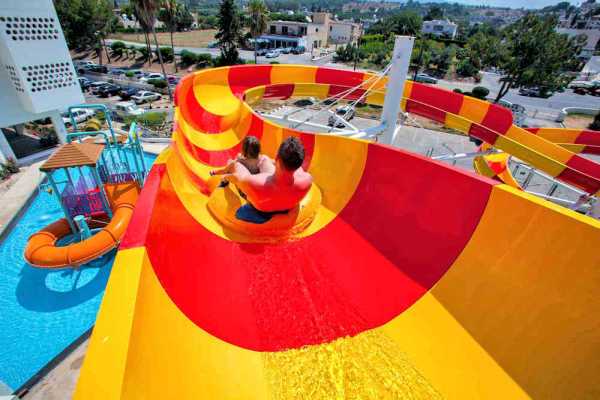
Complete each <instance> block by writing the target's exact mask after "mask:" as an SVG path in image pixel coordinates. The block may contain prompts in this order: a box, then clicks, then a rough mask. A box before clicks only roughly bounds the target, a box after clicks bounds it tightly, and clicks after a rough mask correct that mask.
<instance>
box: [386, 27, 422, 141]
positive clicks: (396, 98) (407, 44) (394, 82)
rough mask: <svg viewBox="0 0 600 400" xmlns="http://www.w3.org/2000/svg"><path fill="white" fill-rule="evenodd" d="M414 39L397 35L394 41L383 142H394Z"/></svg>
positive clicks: (387, 89)
mask: <svg viewBox="0 0 600 400" xmlns="http://www.w3.org/2000/svg"><path fill="white" fill-rule="evenodd" d="M414 40H415V38H414V37H411V36H396V41H395V43H394V53H393V56H392V66H391V68H390V73H389V79H388V83H387V88H386V90H385V100H384V103H383V111H382V112H381V122H382V124H384V131H383V138H382V139H383V140H382V142H383V143H385V144H392V143H393V141H394V135H395V132H396V125H397V121H398V112H399V111H400V104H401V102H402V95H403V91H404V82H405V81H406V74H407V73H408V66H409V64H410V55H411V53H412V48H413V44H414Z"/></svg>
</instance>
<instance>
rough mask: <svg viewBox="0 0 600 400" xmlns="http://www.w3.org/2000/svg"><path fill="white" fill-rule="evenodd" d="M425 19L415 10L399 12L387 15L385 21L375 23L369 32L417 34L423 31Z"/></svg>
mask: <svg viewBox="0 0 600 400" xmlns="http://www.w3.org/2000/svg"><path fill="white" fill-rule="evenodd" d="M422 25H423V20H422V19H421V17H420V16H419V14H417V13H416V12H414V11H403V12H401V13H399V14H395V15H391V16H389V17H385V18H384V19H383V21H380V22H377V23H376V24H374V25H373V26H372V27H371V28H369V30H368V31H367V33H375V34H377V33H379V34H383V35H389V34H391V33H395V34H397V35H416V34H417V33H419V32H420V31H421V26H422Z"/></svg>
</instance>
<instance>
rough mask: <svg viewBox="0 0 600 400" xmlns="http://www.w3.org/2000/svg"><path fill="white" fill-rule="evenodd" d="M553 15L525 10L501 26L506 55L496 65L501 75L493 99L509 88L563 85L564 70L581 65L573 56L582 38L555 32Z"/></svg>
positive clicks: (553, 89) (554, 87) (552, 89)
mask: <svg viewBox="0 0 600 400" xmlns="http://www.w3.org/2000/svg"><path fill="white" fill-rule="evenodd" d="M557 22H558V20H557V17H556V16H554V15H549V16H545V17H540V16H538V15H535V14H527V15H526V16H524V17H523V18H521V19H520V20H518V21H517V22H515V23H514V24H512V25H509V26H508V27H506V28H505V30H504V32H503V34H504V43H505V44H506V55H507V57H506V59H505V60H504V61H503V62H502V63H501V65H500V68H501V69H502V70H503V72H504V75H503V76H502V78H501V79H500V81H501V82H502V85H501V87H500V91H499V92H498V96H497V97H496V100H495V101H496V102H498V101H499V100H500V99H501V98H502V97H504V95H506V93H508V90H509V89H510V88H518V87H523V86H525V87H528V86H537V87H539V88H540V89H541V90H542V91H555V90H558V89H560V88H564V87H566V86H567V84H568V82H569V80H568V77H567V75H566V72H567V71H573V70H577V69H580V68H581V62H580V61H579V60H578V58H577V56H578V54H579V52H580V51H581V49H582V47H583V44H584V39H582V38H581V37H577V36H575V37H571V38H569V37H568V36H567V35H564V34H559V33H557V32H556V31H555V27H556V24H557Z"/></svg>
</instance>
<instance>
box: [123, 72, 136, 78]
mask: <svg viewBox="0 0 600 400" xmlns="http://www.w3.org/2000/svg"><path fill="white" fill-rule="evenodd" d="M125 76H126V77H128V78H133V77H134V76H135V75H134V74H133V71H127V72H125Z"/></svg>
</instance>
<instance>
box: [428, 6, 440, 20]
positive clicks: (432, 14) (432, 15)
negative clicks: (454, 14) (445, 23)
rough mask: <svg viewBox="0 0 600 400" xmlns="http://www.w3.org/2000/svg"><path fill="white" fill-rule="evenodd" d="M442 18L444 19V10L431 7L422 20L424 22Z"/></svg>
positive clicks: (438, 7)
mask: <svg viewBox="0 0 600 400" xmlns="http://www.w3.org/2000/svg"><path fill="white" fill-rule="evenodd" d="M442 18H444V10H442V8H441V7H440V6H431V7H430V8H429V11H427V14H426V15H425V18H423V19H424V20H425V21H432V20H434V19H442Z"/></svg>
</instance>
